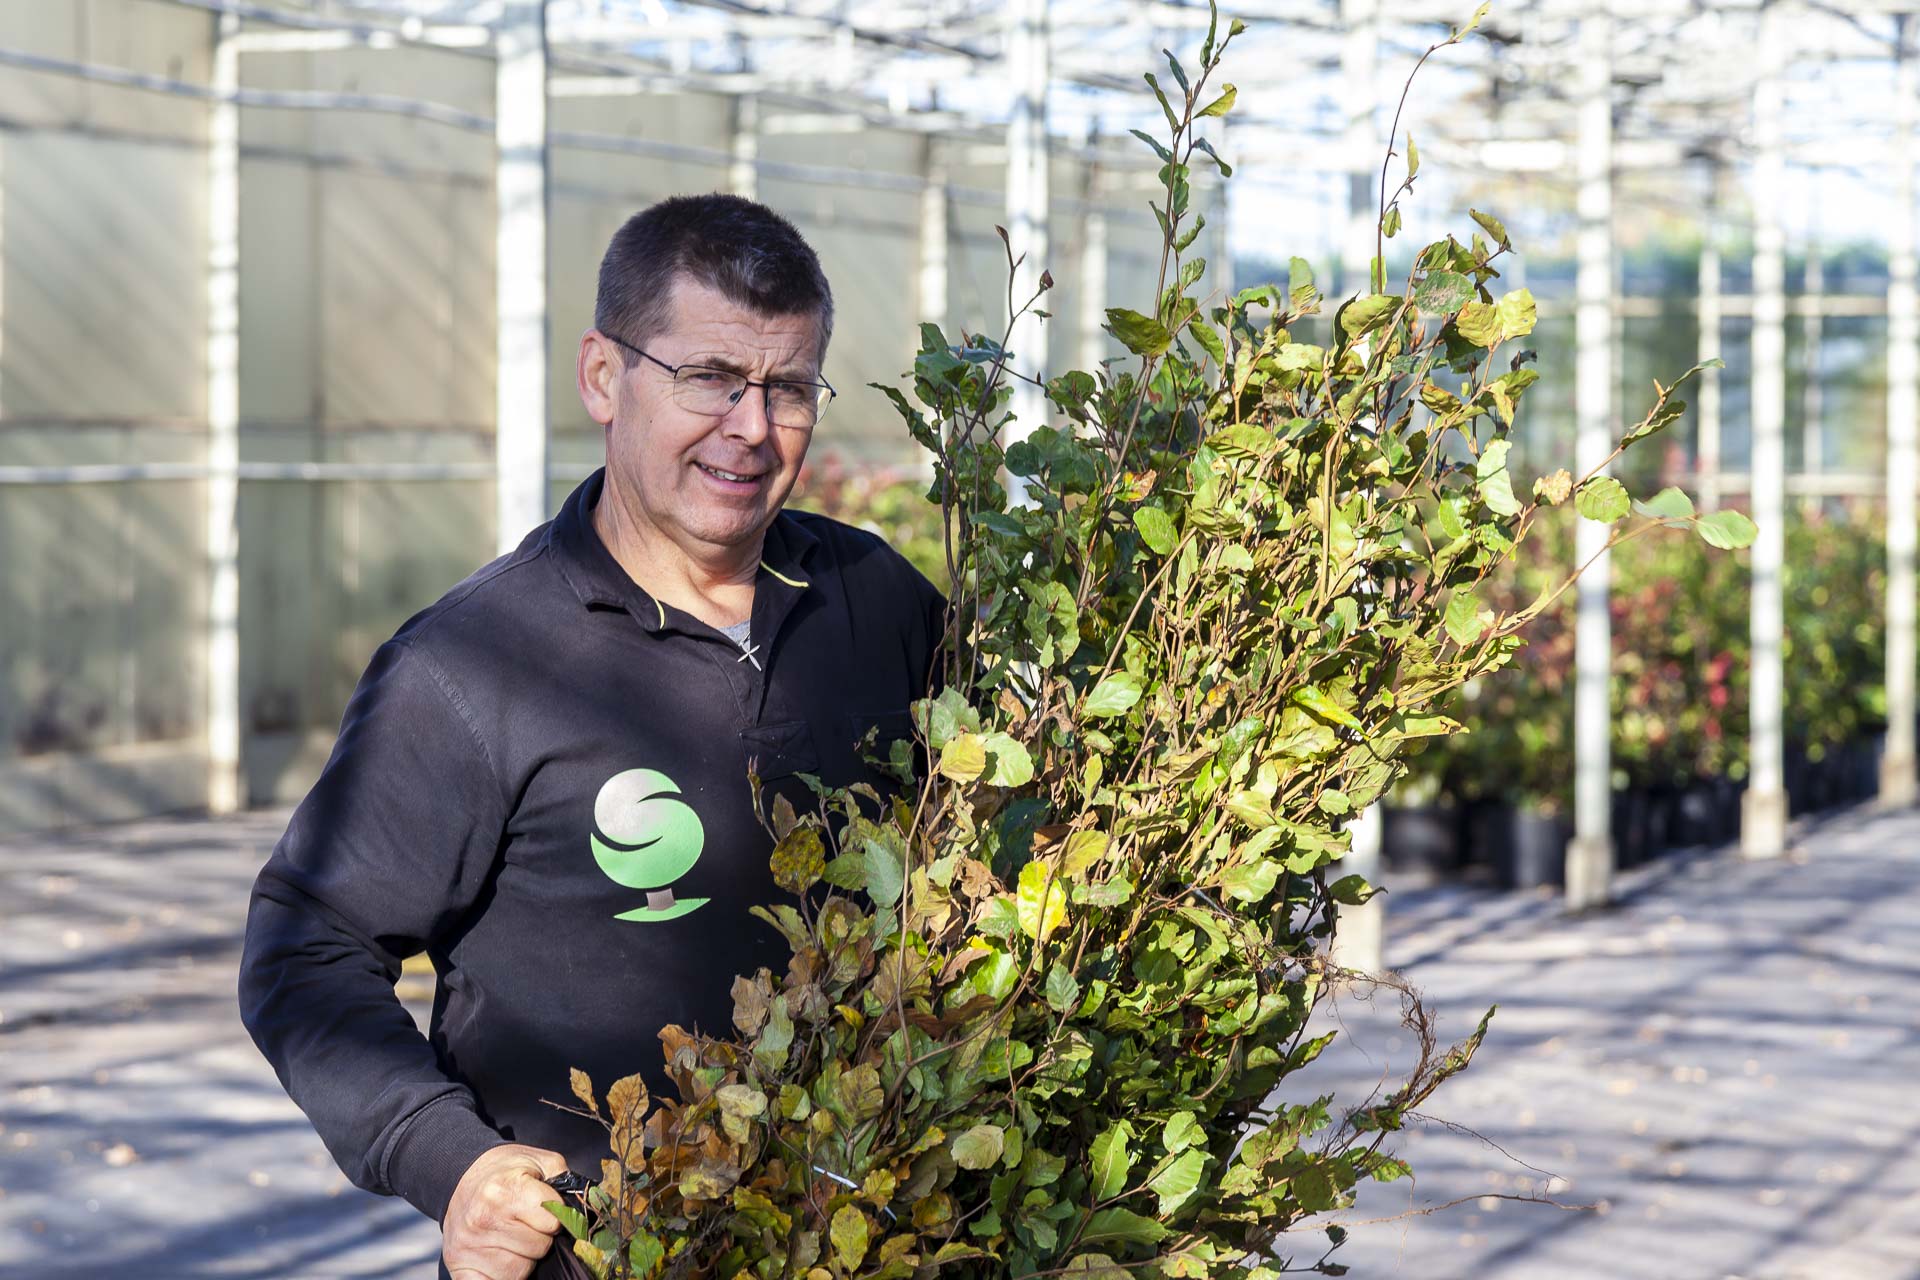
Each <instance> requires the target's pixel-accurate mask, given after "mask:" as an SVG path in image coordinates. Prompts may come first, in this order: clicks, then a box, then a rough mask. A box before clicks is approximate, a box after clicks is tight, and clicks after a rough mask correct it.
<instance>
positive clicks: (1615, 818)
mask: <svg viewBox="0 0 1920 1280" xmlns="http://www.w3.org/2000/svg"><path fill="white" fill-rule="evenodd" d="M1608 817H1609V819H1610V826H1609V830H1610V832H1611V833H1612V835H1613V865H1614V866H1616V867H1618V868H1620V869H1621V870H1623V871H1624V870H1625V869H1627V868H1628V867H1637V866H1639V865H1640V864H1641V863H1643V862H1645V861H1646V860H1647V859H1648V858H1650V857H1652V856H1653V855H1652V854H1651V852H1649V850H1648V847H1647V834H1648V813H1647V793H1646V792H1644V791H1642V790H1640V789H1639V788H1638V787H1628V788H1626V789H1625V790H1624V791H1616V792H1614V793H1613V799H1612V805H1611V809H1610V811H1609V814H1608Z"/></svg>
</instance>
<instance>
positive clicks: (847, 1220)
mask: <svg viewBox="0 0 1920 1280" xmlns="http://www.w3.org/2000/svg"><path fill="white" fill-rule="evenodd" d="M868 1230H869V1227H868V1225H867V1215H866V1214H864V1213H862V1212H860V1210H859V1209H858V1208H856V1207H855V1206H853V1205H850V1204H843V1205H841V1206H840V1208H839V1209H838V1210H836V1211H835V1212H834V1215H833V1225H832V1227H831V1228H830V1229H829V1231H830V1234H831V1235H832V1237H833V1252H834V1254H835V1256H837V1257H838V1258H839V1259H840V1265H841V1266H842V1267H844V1268H846V1269H847V1271H848V1272H849V1273H851V1272H853V1271H856V1270H858V1269H859V1266H860V1260H861V1259H862V1258H864V1257H866V1256H867V1234H868Z"/></svg>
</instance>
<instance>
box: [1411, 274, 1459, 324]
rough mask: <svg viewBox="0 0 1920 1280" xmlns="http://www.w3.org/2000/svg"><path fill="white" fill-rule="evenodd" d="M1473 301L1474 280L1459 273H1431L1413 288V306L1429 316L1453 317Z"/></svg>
mask: <svg viewBox="0 0 1920 1280" xmlns="http://www.w3.org/2000/svg"><path fill="white" fill-rule="evenodd" d="M1472 300H1473V280H1472V279H1471V278H1469V277H1467V276H1463V275H1461V274H1460V273H1459V272H1457V271H1429V272H1428V273H1427V274H1426V276H1425V277H1424V278H1423V279H1422V280H1421V281H1420V283H1419V284H1417V285H1415V286H1414V288H1413V305H1414V306H1416V307H1418V308H1420V310H1422V311H1424V312H1426V313H1427V314H1428V315H1434V316H1440V315H1452V314H1453V313H1454V312H1456V311H1458V310H1459V309H1460V308H1461V307H1464V306H1466V305H1467V303H1469V302H1471V301H1472Z"/></svg>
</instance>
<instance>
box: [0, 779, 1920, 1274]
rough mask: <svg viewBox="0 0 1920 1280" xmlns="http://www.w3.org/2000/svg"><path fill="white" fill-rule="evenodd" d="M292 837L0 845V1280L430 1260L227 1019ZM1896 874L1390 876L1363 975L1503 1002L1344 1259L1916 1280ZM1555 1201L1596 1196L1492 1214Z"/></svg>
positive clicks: (1472, 1016)
mask: <svg viewBox="0 0 1920 1280" xmlns="http://www.w3.org/2000/svg"><path fill="white" fill-rule="evenodd" d="M284 821H285V814H284V813H262V814H252V815H247V816H245V817H242V818H239V819H235V820H231V821H221V822H210V821H204V820H178V821H169V822H148V823H140V824H133V825H128V826H122V827H113V828H103V829H99V830H94V831H89V832H83V833H77V834H71V835H62V836H50V837H39V838H33V839H25V838H16V839H11V840H6V841H0V902H5V903H6V904H7V908H6V910H7V915H6V925H5V928H4V929H0V1280H15V1278H20V1280H24V1278H25V1277H33V1278H34V1280H47V1278H49V1277H76V1278H78V1277H87V1278H88V1280H94V1278H97V1277H101V1276H120V1275H140V1276H146V1277H156V1278H160V1280H171V1278H173V1277H195V1276H254V1277H269V1276H273V1277H308V1276H328V1277H334V1276H338V1277H349V1276H352V1277H401V1276H407V1277H414V1276H427V1275H431V1274H432V1268H433V1259H434V1257H435V1255H436V1253H437V1251H438V1244H439V1239H438V1232H437V1231H436V1230H435V1228H434V1227H433V1225H432V1224H431V1223H429V1222H427V1221H426V1220H425V1219H423V1218H421V1217H420V1216H419V1215H418V1214H416V1213H415V1212H414V1211H413V1210H412V1209H411V1208H409V1207H408V1206H406V1205H404V1204H402V1203H400V1202H398V1201H394V1200H390V1199H383V1198H380V1197H376V1196H371V1195H367V1194H365V1193H363V1192H361V1191H359V1190H357V1189H355V1188H353V1187H352V1186H350V1185H349V1184H348V1183H347V1181H346V1179H345V1178H344V1177H343V1176H341V1174H340V1173H339V1172H338V1171H337V1170H336V1169H335V1167H334V1165H333V1162H332V1160H331V1159H329V1158H328V1156H327V1154H326V1152H325V1151H324V1149H323V1148H322V1147H321V1145H320V1142H319V1139H318V1138H316V1137H315V1136H314V1134H313V1131H312V1130H311V1129H310V1128H309V1127H308V1126H307V1123H306V1120H305V1118H304V1117H302V1116H301V1114H300V1113H299V1111H298V1110H297V1109H295V1108H294V1106H293V1105H292V1104H291V1103H290V1102H289V1101H288V1100H287V1098H286V1096H285V1095H284V1094H283V1093H282V1092H281V1090H280V1087H279V1084H278V1083H277V1082H276V1081H275V1079H274V1077H273V1073H272V1072H271V1071H270V1070H269V1069H268V1067H267V1065H266V1064H265V1062H263V1061H262V1060H261V1059H260V1057H259V1055H258V1054H257V1053H256V1052H255V1050H254V1048H253V1045H252V1043H251V1042H250V1041H249V1040H248V1039H247V1036H246V1033H245V1031H244V1030H243V1029H242V1027H241V1026H240V1022H239V1017H238V1014H237V1012H236V1010H235V1006H234V995H233V992H234V969H235V965H236V963H237V961H238V958H239V947H240V934H241V927H242V922H243V920H244V917H245V911H246V897H247V891H248V888H249V886H250V885H251V882H252V878H253V875H254V872H255V870H256V869H257V868H258V866H259V865H260V862H261V861H262V860H263V859H264V858H265V856H266V853H267V850H268V848H269V847H270V845H271V843H272V841H273V840H274V838H275V837H276V836H277V835H278V833H279V831H280V829H281V827H282V825H283V824H284ZM1916 854H1920V816H1916V815H1912V814H1902V815H1892V816H1874V815H1871V814H1867V813H1865V812H1861V813H1856V814H1851V815H1848V816H1846V817H1843V818H1841V819H1839V820H1836V821H1832V822H1828V823H1825V824H1823V825H1821V826H1818V827H1810V828H1806V829H1804V830H1803V833H1802V840H1801V843H1800V845H1799V848H1798V851H1797V853H1796V855H1795V857H1794V858H1792V859H1789V860H1786V861H1781V862H1775V863H1765V864H1754V863H1742V862H1740V861H1738V860H1737V859H1734V858H1732V857H1731V856H1728V855H1727V854H1725V853H1724V852H1722V853H1712V854H1708V853H1702V854H1696V855H1694V856H1690V857H1684V858H1680V859H1676V860H1674V861H1671V862H1669V863H1667V864H1663V865H1661V866H1657V867H1654V868H1649V869H1645V870H1642V871H1640V872H1638V873H1636V874H1635V876H1634V877H1632V878H1630V879H1629V880H1627V881H1626V882H1624V883H1623V885H1622V894H1621V899H1620V902H1619V904H1618V905H1617V906H1616V907H1615V908H1613V909H1611V910H1608V911H1603V912H1597V913H1593V914H1590V915H1587V916H1584V917H1582V918H1579V919H1571V920H1570V919H1567V918H1565V917H1563V916H1562V915H1561V914H1560V912H1559V910H1558V906H1557V903H1556V902H1555V901H1554V900H1553V899H1552V898H1551V897H1542V896H1532V895H1497V894H1492V893H1486V892H1481V891H1476V890H1471V889H1463V888H1459V887H1452V886H1438V887H1426V888H1418V887H1405V888H1402V889H1400V890H1398V891H1395V892H1393V893H1392V894H1391V896H1390V899H1389V901H1390V904H1391V905H1390V912H1389V944H1388V945H1389V960H1390V962H1391V963H1392V964H1393V965H1395V966H1396V967H1397V968H1399V969H1401V970H1403V971H1404V972H1405V973H1406V974H1407V976H1408V977H1410V978H1411V979H1412V981H1413V982H1414V983H1415V985H1416V986H1418V987H1420V988H1421V989H1422V990H1423V991H1424V992H1425V993H1426V996H1427V997H1428V999H1429V1001H1430V1003H1431V1005H1432V1006H1433V1008H1434V1009H1435V1010H1436V1011H1437V1012H1438V1014H1439V1015H1440V1017H1441V1018H1442V1031H1443V1034H1446V1035H1454V1036H1457V1035H1460V1034H1464V1033H1465V1032H1466V1031H1467V1030H1469V1029H1470V1028H1471V1027H1472V1025H1473V1023H1474V1021H1475V1020H1476V1019H1477V1018H1478V1017H1479V1015H1480V1013H1481V1012H1482V1011H1483V1010H1484V1009H1485V1008H1486V1006H1488V1005H1490V1004H1493V1003H1498V1004H1499V1005H1500V1007H1501V1008H1500V1014H1499V1016H1498V1017H1497V1018H1496V1019H1495V1020H1494V1029H1493V1033H1492V1034H1491V1035H1490V1036H1489V1038H1488V1040H1487V1043H1486V1046H1485V1048H1484V1049H1483V1051H1482V1055H1481V1058H1480V1059H1479V1060H1478V1061H1477V1062H1476V1064H1475V1066H1474V1067H1473V1068H1472V1069H1471V1070H1470V1071H1469V1072H1468V1073H1467V1074H1465V1075H1464V1076H1462V1077H1460V1078H1459V1079H1457V1080H1455V1081H1453V1082H1452V1083H1451V1084H1450V1085H1449V1086H1448V1087H1447V1088H1445V1089H1444V1090H1442V1092H1441V1093H1439V1094H1438V1095H1436V1097H1435V1098H1434V1100H1433V1101H1432V1103H1431V1104H1430V1106H1429V1110H1430V1112H1431V1113H1432V1115H1433V1116H1434V1117H1436V1118H1435V1119H1431V1120H1429V1121H1428V1122H1427V1123H1425V1124H1423V1125H1422V1126H1420V1127H1419V1128H1417V1129H1415V1130H1413V1131H1411V1132H1409V1133H1408V1134H1406V1135H1404V1137H1403V1139H1402V1140H1401V1142H1400V1150H1401V1153H1402V1154H1404V1155H1405V1156H1407V1157H1408V1158H1409V1159H1410V1160H1411V1161H1412V1163H1413V1165H1414V1168H1415V1170H1416V1173H1417V1177H1416V1179H1415V1180H1414V1181H1413V1182H1411V1183H1407V1182H1401V1183H1396V1184H1393V1185H1391V1186H1381V1187H1372V1188H1369V1189H1368V1190H1367V1192H1366V1194H1365V1195H1364V1197H1363V1199H1362V1201H1361V1203H1360V1204H1359V1205H1358V1206H1357V1207H1356V1208H1355V1209H1354V1210H1353V1211H1351V1212H1349V1213H1348V1214H1346V1215H1345V1217H1346V1218H1347V1219H1348V1220H1349V1221H1352V1222H1354V1223H1355V1224H1356V1225H1355V1226H1354V1230H1353V1239H1352V1241H1351V1243H1350V1244H1349V1245H1348V1246H1347V1247H1346V1248H1345V1249H1343V1250H1341V1251H1340V1252H1339V1253H1338V1254H1336V1255H1335V1260H1336V1261H1341V1262H1345V1263H1346V1264H1348V1265H1349V1266H1350V1267H1351V1268H1352V1274H1353V1275H1354V1276H1356V1277H1385V1276H1419V1277H1421V1278H1422V1280H1449V1278H1451V1277H1461V1278H1462V1280H1464V1278H1466V1277H1472V1278H1473V1280H1519V1278H1520V1277H1527V1278H1528V1280H1532V1278H1533V1277H1554V1278H1555V1280H1588V1278H1590V1280H1630V1278H1637V1277H1648V1278H1649V1280H1651V1278H1653V1277H1658V1278H1659V1280H1724V1278H1726V1277H1740V1278H1742V1280H1789V1278H1799V1277H1806V1278H1809V1280H1811V1278H1812V1277H1820V1278H1821V1280H1904V1278H1913V1277H1920V1150H1917V1149H1916V1148H1917V1147H1920V1110H1916V1109H1915V1108H1914V1107H1913V1106H1912V1104H1911V1099H1912V1096H1913V1082H1914V1081H1916V1080H1920V1000H1917V999H1916V998H1915V996H1914V994H1913V993H1914V990H1915V983H1916V979H1920V875H1916V870H1920V857H1916ZM1397 1004H1398V1001H1397V997H1394V996H1392V995H1391V994H1387V995H1383V996H1382V998H1381V999H1380V1000H1379V1001H1377V1002H1375V1003H1374V1004H1372V1005H1369V1004H1368V1003H1367V1002H1366V1001H1364V1000H1363V999H1360V998H1358V995H1357V994H1352V995H1348V996H1345V997H1343V998H1341V999H1340V1000H1338V1001H1337V1002H1336V1003H1334V1004H1332V1005H1330V1006H1328V1007H1327V1009H1326V1010H1325V1013H1324V1017H1325V1020H1326V1021H1327V1022H1328V1024H1329V1025H1338V1026H1341V1027H1342V1028H1344V1031H1345V1033H1346V1034H1344V1035H1342V1037H1341V1038H1340V1039H1339V1040H1338V1041H1337V1042H1336V1044H1335V1047H1334V1048H1332V1049H1330V1050H1329V1051H1328V1053H1327V1054H1326V1055H1325V1056H1324V1057H1323V1058H1322V1059H1321V1060H1320V1061H1319V1062H1318V1063H1317V1064H1315V1066H1314V1068H1313V1069H1312V1072H1311V1073H1310V1074H1311V1075H1312V1076H1313V1077H1314V1078H1313V1079H1310V1080H1303V1081H1302V1083H1301V1086H1300V1087H1301V1088H1302V1090H1303V1091H1304V1090H1306V1089H1311V1088H1315V1087H1318V1088H1320V1089H1322V1090H1331V1091H1333V1092H1335V1093H1336V1095H1337V1099H1338V1100H1339V1101H1340V1102H1343V1103H1345V1104H1346V1105H1354V1104H1357V1103H1358V1102H1360V1101H1361V1100H1363V1099H1364V1098H1365V1097H1366V1095H1367V1094H1368V1093H1369V1092H1370V1091H1371V1090H1373V1089H1375V1088H1378V1087H1381V1086H1382V1084H1383V1082H1384V1083H1386V1084H1388V1085H1390V1084H1391V1081H1392V1079H1393V1078H1394V1073H1395V1072H1396V1071H1403V1070H1404V1069H1405V1068H1406V1067H1407V1066H1408V1065H1409V1064H1410V1063H1411V1061H1412V1057H1413V1053H1414V1045H1413V1043H1412V1040H1411V1038H1410V1037H1409V1036H1408V1035H1407V1034H1406V1033H1405V1032H1404V1031H1403V1030H1401V1029H1400V1028H1399V1027H1398V1025H1397V1017H1396V1015H1397ZM422 1013H423V1011H422V1010H420V1009H418V1008H416V1016H421V1015H422ZM1450 1124H1451V1125H1453V1126H1458V1127H1449V1125H1450ZM1546 1191H1551V1193H1552V1195H1553V1196H1555V1197H1556V1198H1557V1199H1559V1200H1561V1201H1562V1202H1565V1203H1568V1204H1586V1205H1594V1206H1597V1207H1595V1208H1591V1209H1582V1210H1568V1209H1561V1208H1555V1207H1551V1206H1547V1205H1540V1204H1530V1203H1519V1202H1515V1201H1512V1200H1502V1199H1497V1198H1491V1197H1499V1196H1511V1195H1537V1194H1541V1193H1543V1192H1546ZM1452 1201H1463V1203H1461V1204H1458V1205H1456V1206H1455V1207H1453V1208H1448V1209H1444V1210H1439V1211H1435V1212H1424V1210H1427V1209H1431V1208H1433V1207H1434V1206H1438V1205H1442V1204H1446V1203H1448V1202H1452ZM1395 1215H1409V1216H1401V1217H1398V1218H1397V1220H1393V1221H1384V1222H1381V1221H1369V1220H1372V1219H1381V1218H1392V1217H1394V1216H1395ZM1319 1240H1320V1238H1319V1236H1318V1235H1317V1233H1316V1234H1315V1235H1314V1236H1313V1237H1312V1238H1311V1239H1303V1240H1302V1242H1301V1247H1300V1248H1299V1249H1298V1250H1297V1251H1296V1253H1297V1256H1298V1257H1299V1258H1301V1259H1303V1260H1304V1259H1311V1258H1313V1257H1317V1256H1318V1255H1319V1253H1320V1252H1321V1248H1322V1247H1323V1245H1322V1244H1321V1243H1319Z"/></svg>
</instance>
